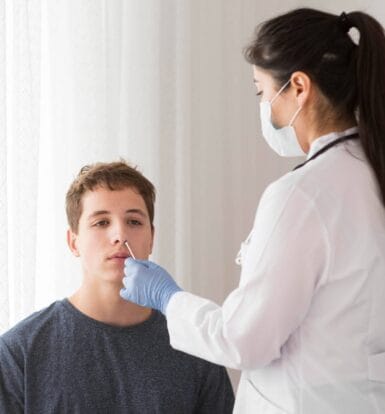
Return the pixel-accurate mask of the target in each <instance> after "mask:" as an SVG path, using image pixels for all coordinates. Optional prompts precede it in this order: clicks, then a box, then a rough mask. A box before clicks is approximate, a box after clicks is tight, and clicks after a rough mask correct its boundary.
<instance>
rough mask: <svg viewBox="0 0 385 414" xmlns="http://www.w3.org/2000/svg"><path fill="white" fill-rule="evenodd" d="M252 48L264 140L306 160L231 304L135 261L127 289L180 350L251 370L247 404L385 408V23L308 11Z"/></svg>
mask: <svg viewBox="0 0 385 414" xmlns="http://www.w3.org/2000/svg"><path fill="white" fill-rule="evenodd" d="M352 27H355V28H356V29H358V32H359V35H360V38H359V42H358V44H356V43H355V42H354V41H353V40H352V38H351V37H350V35H349V34H348V31H349V29H350V28H352ZM245 55H246V59H247V60H248V61H249V62H250V63H251V64H252V65H253V69H254V82H255V84H256V88H257V95H259V96H260V97H261V102H260V115H261V124H262V132H263V135H264V137H265V138H266V140H267V142H268V143H269V145H270V146H271V147H272V149H273V150H274V151H276V152H277V153H278V154H280V155H282V156H299V155H306V162H305V163H303V164H302V165H300V166H298V167H297V168H296V169H295V170H294V171H292V172H289V173H288V174H286V175H284V176H283V177H282V178H281V179H279V180H278V181H276V182H274V183H273V184H271V185H270V186H269V187H268V188H267V189H266V191H265V192H264V194H263V196H262V199H261V201H260V205H259V207H258V210H257V214H256V217H255V222H254V226H253V229H252V231H251V233H250V235H249V237H248V238H247V240H246V241H245V242H244V243H243V244H242V248H241V252H240V256H239V261H240V263H241V265H242V272H241V276H240V283H239V286H238V288H237V289H235V290H234V291H233V292H232V293H231V294H230V295H229V296H228V297H227V299H226V300H225V302H224V303H223V305H222V307H219V306H217V305H216V304H214V303H212V302H211V301H209V300H206V299H203V298H201V297H198V296H195V295H192V294H190V293H187V292H184V291H182V290H181V289H180V288H179V287H178V286H177V285H176V284H175V282H174V281H173V279H172V278H171V277H170V275H169V274H168V273H167V272H166V271H165V270H164V269H162V268H161V267H159V266H157V265H156V264H154V263H152V262H149V261H138V260H134V259H131V258H129V259H127V260H126V266H125V278H124V285H125V288H124V289H122V291H121V295H122V297H123V298H125V299H127V300H129V301H133V302H136V303H138V304H140V305H143V306H149V307H152V308H155V309H158V310H160V311H162V312H163V313H164V314H165V315H166V318H167V323H168V329H169V334H170V341H171V345H172V346H173V347H174V348H176V349H179V350H182V351H184V352H187V353H190V354H193V355H196V356H198V357H201V358H205V359H207V360H209V361H212V362H215V363H217V364H221V365H225V366H227V367H231V368H235V369H240V370H242V376H241V381H240V385H239V389H238V393H237V400H236V405H235V412H236V413H253V414H256V413H263V414H268V413H304V414H326V413H327V414H333V413H339V414H355V413H357V414H363V413H365V414H370V413H385V320H384V318H385V316H384V315H385V209H384V205H385V37H384V31H383V28H382V26H381V25H380V24H379V23H378V22H377V21H376V20H375V19H373V18H372V17H370V16H368V15H367V14H365V13H361V12H352V13H348V14H345V13H342V14H341V15H340V16H335V15H333V14H328V13H324V12H321V11H317V10H312V9H297V10H294V11H291V12H289V13H287V14H284V15H281V16H278V17H276V18H273V19H271V20H269V21H267V22H265V23H264V24H262V26H261V27H260V28H259V30H258V32H257V34H256V38H255V41H254V42H253V43H252V44H251V45H250V46H249V47H248V48H247V49H246V52H245Z"/></svg>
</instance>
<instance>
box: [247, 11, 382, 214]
mask: <svg viewBox="0 0 385 414" xmlns="http://www.w3.org/2000/svg"><path fill="white" fill-rule="evenodd" d="M352 27H355V28H357V29H358V31H359V33H360V39H359V43H358V45H357V44H356V42H354V41H353V40H352V38H351V37H350V34H348V31H349V29H351V28H352ZM244 53H245V57H246V60H247V61H248V62H250V63H252V64H253V65H256V66H258V67H261V68H263V69H266V70H268V71H269V72H270V73H271V74H272V75H273V77H274V78H275V79H276V81H277V84H278V86H282V85H283V84H284V83H285V82H286V81H287V79H289V78H290V76H291V74H292V73H293V72H295V71H297V70H302V71H304V72H306V73H307V74H308V75H309V76H310V77H311V78H312V79H313V80H314V81H315V82H316V83H317V85H318V87H319V89H320V90H321V92H322V93H323V94H324V96H325V97H326V98H327V99H328V100H329V102H330V103H331V105H332V107H333V111H334V113H335V114H336V118H339V119H343V118H345V119H348V120H353V119H354V118H356V120H357V122H358V129H359V135H360V140H361V142H362V147H363V149H364V152H365V155H366V158H367V160H368V162H369V164H370V165H371V167H372V169H373V172H374V174H375V177H376V178H377V181H378V186H379V190H380V196H381V200H382V204H383V205H384V206H385V34H384V29H383V27H382V26H381V24H380V23H379V22H378V21H377V20H375V19H374V18H373V17H371V16H369V15H367V14H366V13H362V12H352V13H347V14H346V13H342V14H341V15H340V16H336V15H335V14H331V13H326V12H322V11H320V10H314V9H308V8H301V9H296V10H292V11H291V12H288V13H285V14H283V15H281V16H277V17H275V18H273V19H271V20H268V21H266V22H265V23H263V24H262V25H261V26H259V27H258V29H257V32H256V36H255V39H254V40H253V42H252V43H251V44H250V45H249V46H248V47H247V48H246V49H245V51H244Z"/></svg>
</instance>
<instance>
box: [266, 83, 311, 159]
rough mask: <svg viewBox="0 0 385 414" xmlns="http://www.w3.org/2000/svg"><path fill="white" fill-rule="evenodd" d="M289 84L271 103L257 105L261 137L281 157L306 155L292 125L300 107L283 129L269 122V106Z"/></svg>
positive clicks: (283, 87)
mask: <svg viewBox="0 0 385 414" xmlns="http://www.w3.org/2000/svg"><path fill="white" fill-rule="evenodd" d="M289 82H290V79H289V80H288V81H287V82H286V83H285V84H284V85H283V86H282V88H281V89H280V90H279V91H278V92H277V93H276V95H275V96H274V98H273V99H272V100H271V101H263V102H261V103H260V104H259V105H260V116H261V127H262V135H263V136H264V138H265V140H266V142H267V143H268V144H269V146H270V147H271V148H272V149H273V150H274V151H275V152H276V153H277V154H278V155H280V156H281V157H299V156H302V155H306V154H305V153H304V152H303V150H302V148H301V146H300V145H299V142H298V138H297V134H296V133H295V129H294V128H293V126H292V124H293V122H294V120H295V118H296V117H297V115H298V114H299V111H300V110H301V109H302V107H299V108H298V109H297V111H296V112H295V114H294V115H293V117H292V118H291V120H290V122H289V125H287V126H285V127H282V128H275V126H274V125H273V123H272V122H271V105H272V104H273V102H274V101H275V100H276V99H277V97H278V96H279V94H280V93H281V92H282V91H283V90H284V89H285V87H286V86H287V85H288V84H289Z"/></svg>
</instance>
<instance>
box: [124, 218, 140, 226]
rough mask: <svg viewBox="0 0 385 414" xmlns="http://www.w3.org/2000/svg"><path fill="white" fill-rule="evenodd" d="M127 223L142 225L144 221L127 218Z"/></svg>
mask: <svg viewBox="0 0 385 414" xmlns="http://www.w3.org/2000/svg"><path fill="white" fill-rule="evenodd" d="M127 223H128V224H129V225H130V226H141V225H142V222H141V221H139V220H136V219H129V220H127Z"/></svg>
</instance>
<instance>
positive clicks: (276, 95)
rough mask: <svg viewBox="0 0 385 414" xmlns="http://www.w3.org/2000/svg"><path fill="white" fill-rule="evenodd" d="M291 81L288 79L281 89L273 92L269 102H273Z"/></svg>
mask: <svg viewBox="0 0 385 414" xmlns="http://www.w3.org/2000/svg"><path fill="white" fill-rule="evenodd" d="M290 82H291V79H289V80H288V81H287V82H286V83H285V84H284V85H283V86H282V87H281V89H280V90H279V91H278V92H277V93H276V94H275V96H274V98H273V99H272V100H271V101H270V104H273V102H274V101H275V100H276V99H277V98H278V96H279V95H280V94H281V92H282V91H283V90H284V89H285V88H286V86H287V85H288V84H289V83H290Z"/></svg>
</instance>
